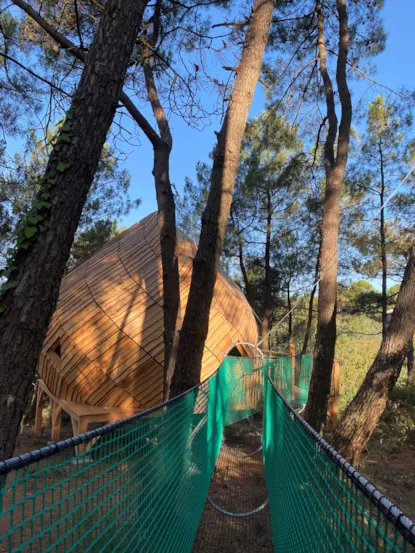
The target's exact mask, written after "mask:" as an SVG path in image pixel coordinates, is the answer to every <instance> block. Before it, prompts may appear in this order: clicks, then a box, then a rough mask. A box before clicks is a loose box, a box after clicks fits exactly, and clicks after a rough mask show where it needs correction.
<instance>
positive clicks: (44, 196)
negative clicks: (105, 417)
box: [0, 0, 147, 459]
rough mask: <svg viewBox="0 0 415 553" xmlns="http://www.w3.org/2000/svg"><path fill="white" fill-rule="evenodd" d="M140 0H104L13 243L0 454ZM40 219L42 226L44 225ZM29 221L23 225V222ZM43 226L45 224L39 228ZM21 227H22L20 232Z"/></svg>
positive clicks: (11, 430)
mask: <svg viewBox="0 0 415 553" xmlns="http://www.w3.org/2000/svg"><path fill="white" fill-rule="evenodd" d="M146 4H147V2H146V1H145V0H107V2H106V3H105V9H104V11H103V14H102V16H101V19H100V22H99V25H98V28H97V31H96V34H95V38H94V42H93V45H92V48H91V50H90V52H89V54H88V57H87V60H86V63H85V67H84V71H83V73H82V77H81V80H80V82H79V85H78V88H77V91H76V93H75V95H74V98H73V101H72V104H71V109H70V112H68V115H67V118H66V122H65V124H64V125H63V126H62V128H61V131H60V134H59V136H58V138H57V142H56V144H55V145H54V147H53V150H52V153H51V156H50V159H49V162H48V164H47V167H46V171H45V175H44V178H43V181H42V186H41V191H40V196H39V200H38V201H37V202H35V203H34V204H33V207H32V213H31V214H29V217H30V215H33V214H36V216H40V217H42V218H43V220H42V221H38V223H36V224H37V225H38V226H37V228H35V226H36V224H33V219H32V223H30V221H29V219H26V220H25V222H24V223H23V227H22V229H23V230H22V231H21V232H22V233H24V234H25V235H26V236H27V235H28V234H29V235H31V234H32V233H34V234H33V235H32V236H30V239H29V240H28V241H27V242H26V243H25V242H24V241H23V243H22V241H20V242H18V244H17V251H16V254H15V256H14V260H13V266H14V267H15V269H13V272H12V275H11V276H10V277H9V282H12V283H15V284H14V286H13V287H11V288H9V289H8V290H7V291H6V292H5V293H3V296H2V298H1V303H2V309H3V312H2V315H1V316H0V367H1V372H0V458H1V459H4V458H7V457H9V456H11V455H12V454H13V450H14V445H15V440H16V436H17V432H18V429H19V424H20V420H21V417H22V415H23V413H24V410H25V407H26V403H27V401H28V398H29V395H30V390H31V384H32V381H33V378H34V376H35V369H36V364H37V360H38V357H39V354H40V350H41V348H42V344H43V341H44V338H45V334H46V330H47V327H48V324H49V321H50V318H51V315H52V313H53V311H54V309H55V307H56V302H57V299H58V293H59V285H60V281H61V278H62V275H63V273H64V270H65V265H66V262H67V259H68V256H69V251H70V248H71V245H72V242H73V237H74V234H75V231H76V228H77V226H78V222H79V219H80V216H81V212H82V208H83V205H84V203H85V200H86V197H87V194H88V191H89V189H90V186H91V184H92V181H93V178H94V174H95V171H96V168H97V165H98V161H99V156H100V153H101V150H102V147H103V145H104V142H105V138H106V135H107V132H108V129H109V127H110V125H111V122H112V119H113V117H114V113H115V109H116V107H117V103H118V98H119V96H120V92H121V88H122V85H123V80H124V77H125V74H126V70H127V67H128V62H129V59H130V55H131V52H132V49H133V45H134V42H135V39H136V37H137V33H138V30H139V28H140V25H141V20H142V16H143V11H144V8H145V6H146ZM44 223H46V224H44ZM29 224H31V226H28V225H29ZM45 227H46V228H45ZM24 229H30V230H29V232H28V233H27V231H26V230H24Z"/></svg>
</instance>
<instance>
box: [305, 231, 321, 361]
mask: <svg viewBox="0 0 415 553" xmlns="http://www.w3.org/2000/svg"><path fill="white" fill-rule="evenodd" d="M320 249H321V238H320V245H319V247H318V253H317V259H316V266H315V269H314V281H313V288H312V289H311V292H310V299H309V300H308V317H307V325H306V328H305V334H304V342H303V349H302V350H301V354H302V355H307V349H308V342H309V341H310V336H311V326H312V324H313V309H314V297H315V295H316V289H317V281H318V275H319V273H320Z"/></svg>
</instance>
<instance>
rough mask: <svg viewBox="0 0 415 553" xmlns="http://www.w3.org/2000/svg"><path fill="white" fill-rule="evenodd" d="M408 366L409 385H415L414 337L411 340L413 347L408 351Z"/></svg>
mask: <svg viewBox="0 0 415 553" xmlns="http://www.w3.org/2000/svg"><path fill="white" fill-rule="evenodd" d="M407 364H408V377H407V382H408V384H415V358H414V337H413V336H412V340H411V346H410V348H409V350H408V357H407Z"/></svg>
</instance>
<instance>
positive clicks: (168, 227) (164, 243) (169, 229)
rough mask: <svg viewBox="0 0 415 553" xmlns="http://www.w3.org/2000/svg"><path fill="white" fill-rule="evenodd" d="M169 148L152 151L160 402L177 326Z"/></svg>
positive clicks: (170, 371)
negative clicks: (159, 280)
mask: <svg viewBox="0 0 415 553" xmlns="http://www.w3.org/2000/svg"><path fill="white" fill-rule="evenodd" d="M169 159H170V148H169V147H168V146H163V145H161V146H157V147H155V148H154V169H153V174H154V182H155V186H156V196H157V207H158V212H159V229H160V248H161V263H162V270H163V310H164V313H163V316H164V335H163V338H164V388H163V396H164V399H168V397H169V390H170V384H171V378H172V376H173V372H174V366H175V363H176V355H177V346H178V341H179V331H178V329H179V326H180V279H179V262H178V256H177V241H176V206H175V202H174V196H173V191H172V188H171V183H170V178H169Z"/></svg>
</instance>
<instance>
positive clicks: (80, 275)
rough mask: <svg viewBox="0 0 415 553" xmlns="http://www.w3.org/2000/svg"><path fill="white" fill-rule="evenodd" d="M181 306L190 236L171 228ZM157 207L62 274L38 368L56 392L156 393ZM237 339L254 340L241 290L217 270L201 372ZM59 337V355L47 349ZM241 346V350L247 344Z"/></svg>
mask: <svg viewBox="0 0 415 553" xmlns="http://www.w3.org/2000/svg"><path fill="white" fill-rule="evenodd" d="M177 237H178V254H179V273H180V300H181V314H182V317H183V316H184V312H185V305H186V302H187V298H188V295H189V290H190V283H191V276H192V267H193V257H194V255H195V254H196V246H195V244H194V243H193V242H192V241H191V240H190V239H189V238H188V237H187V236H186V235H185V234H184V233H183V232H182V231H181V230H178V231H177ZM160 255H161V254H160V240H159V228H158V220H157V213H152V214H151V215H149V216H147V217H146V218H145V219H143V220H142V221H140V222H139V223H137V224H135V225H133V226H132V227H130V228H129V229H127V230H126V231H124V232H123V233H121V234H120V235H119V236H117V237H116V238H114V239H113V240H111V241H110V242H108V243H107V244H105V245H104V246H103V247H102V248H101V249H100V250H99V251H97V252H96V253H95V254H94V255H93V256H91V257H90V258H89V259H87V260H86V261H84V262H83V263H81V264H80V265H79V266H78V267H76V268H75V269H73V270H72V271H71V272H70V273H69V274H68V275H67V276H66V277H65V278H64V279H63V281H62V285H61V290H60V296H59V302H58V306H57V309H56V312H55V314H54V316H53V319H52V322H51V324H50V327H49V331H48V334H47V337H46V340H45V344H44V348H43V351H42V355H41V359H40V361H39V367H38V372H39V376H40V377H41V378H42V379H43V381H44V382H45V384H46V385H47V387H48V388H49V389H50V391H51V392H52V393H53V394H54V395H55V396H56V397H58V398H60V399H64V400H68V401H73V402H77V403H83V404H86V405H91V406H98V405H99V406H104V407H122V408H132V409H144V408H147V407H151V406H152V405H155V404H157V403H159V402H160V401H161V400H162V387H163V355H164V344H163V293H162V290H163V283H162V267H161V257H160ZM239 341H247V342H252V343H256V342H257V341H258V333H257V325H256V322H255V319H254V316H253V313H252V310H251V308H250V307H249V305H248V303H247V301H246V299H245V297H244V295H243V293H242V291H241V290H240V289H239V287H238V286H237V285H236V284H235V283H234V282H233V281H232V280H231V279H230V278H229V277H228V276H227V275H225V273H223V272H222V271H220V273H219V275H218V279H217V283H216V287H215V294H214V298H213V302H212V308H211V316H210V327H209V334H208V339H207V341H206V347H205V353H204V356H203V363H202V365H203V367H202V379H204V378H206V377H208V376H209V375H211V374H212V373H213V372H214V371H215V370H216V369H217V368H218V366H219V365H220V363H221V362H222V360H223V357H224V352H225V351H227V350H228V349H229V348H230V347H232V345H233V344H234V343H236V342H239ZM56 344H59V347H60V357H57V356H56V355H54V354H53V351H52V350H53V348H54V347H56ZM247 351H248V350H247V349H246V348H245V349H244V348H241V352H247Z"/></svg>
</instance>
